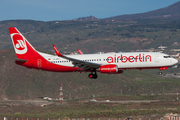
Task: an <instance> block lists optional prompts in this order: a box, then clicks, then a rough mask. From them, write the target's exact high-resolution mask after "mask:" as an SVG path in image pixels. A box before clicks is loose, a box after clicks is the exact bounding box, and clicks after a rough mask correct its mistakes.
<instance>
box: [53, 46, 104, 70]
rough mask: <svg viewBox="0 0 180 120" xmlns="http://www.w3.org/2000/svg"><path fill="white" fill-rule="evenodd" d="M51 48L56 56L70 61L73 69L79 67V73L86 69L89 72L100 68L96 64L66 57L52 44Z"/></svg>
mask: <svg viewBox="0 0 180 120" xmlns="http://www.w3.org/2000/svg"><path fill="white" fill-rule="evenodd" d="M53 48H54V50H55V52H56V55H57V56H59V57H61V58H64V59H67V60H70V61H72V64H73V65H74V66H73V67H79V69H78V70H80V71H85V70H88V69H90V70H91V69H97V68H99V67H100V66H101V64H98V63H92V62H87V61H83V60H79V59H75V58H70V57H67V56H65V55H63V54H61V53H60V52H59V50H58V49H57V48H56V46H55V45H54V44H53Z"/></svg>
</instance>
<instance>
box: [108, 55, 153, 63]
mask: <svg viewBox="0 0 180 120" xmlns="http://www.w3.org/2000/svg"><path fill="white" fill-rule="evenodd" d="M148 60H149V61H150V62H151V55H144V54H138V55H136V56H133V55H131V56H125V55H123V54H121V55H120V56H116V55H114V57H112V56H109V57H107V62H108V63H119V62H122V63H126V62H130V63H133V62H138V61H139V62H147V61H148Z"/></svg>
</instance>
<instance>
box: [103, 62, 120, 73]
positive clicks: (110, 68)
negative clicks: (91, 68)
mask: <svg viewBox="0 0 180 120" xmlns="http://www.w3.org/2000/svg"><path fill="white" fill-rule="evenodd" d="M100 72H101V73H107V74H120V73H123V70H118V67H117V65H114V64H110V65H102V66H101V67H100Z"/></svg>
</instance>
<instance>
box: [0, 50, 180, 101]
mask: <svg viewBox="0 0 180 120" xmlns="http://www.w3.org/2000/svg"><path fill="white" fill-rule="evenodd" d="M15 58H16V56H15V54H14V50H13V49H10V50H8V49H7V50H1V51H0V68H1V69H0V73H1V75H0V100H1V99H37V98H38V97H45V96H48V97H52V98H58V97H59V87H60V84H63V92H64V98H65V99H68V98H69V95H70V94H71V98H73V99H74V98H84V97H89V98H92V94H93V93H95V95H96V96H105V95H120V94H121V90H122V94H125V95H139V94H150V93H154V94H158V93H162V87H163V86H164V89H165V92H168V93H169V92H175V91H176V90H177V89H179V84H180V81H179V79H173V78H163V77H160V76H157V75H152V74H149V73H146V72H143V71H141V72H140V71H136V70H127V71H124V73H123V74H118V75H107V74H100V73H98V75H99V77H98V79H96V80H92V79H89V78H88V77H87V76H88V74H89V73H81V74H80V73H54V72H47V71H38V70H34V69H27V68H25V67H22V66H18V65H16V64H15V63H14V59H15ZM178 70H179V69H177V71H178Z"/></svg>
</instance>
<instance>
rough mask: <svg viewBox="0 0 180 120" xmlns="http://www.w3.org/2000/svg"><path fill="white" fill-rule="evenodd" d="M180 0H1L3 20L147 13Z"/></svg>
mask: <svg viewBox="0 0 180 120" xmlns="http://www.w3.org/2000/svg"><path fill="white" fill-rule="evenodd" d="M178 1H180V0H1V2H0V21H3V20H17V19H23V20H24V19H25V20H26V19H28V20H37V21H56V20H72V19H75V18H79V17H87V16H95V17H97V18H100V19H101V18H107V17H112V16H117V15H124V14H134V13H144V12H148V11H152V10H156V9H160V8H164V7H167V6H169V5H172V4H174V3H176V2H178Z"/></svg>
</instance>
